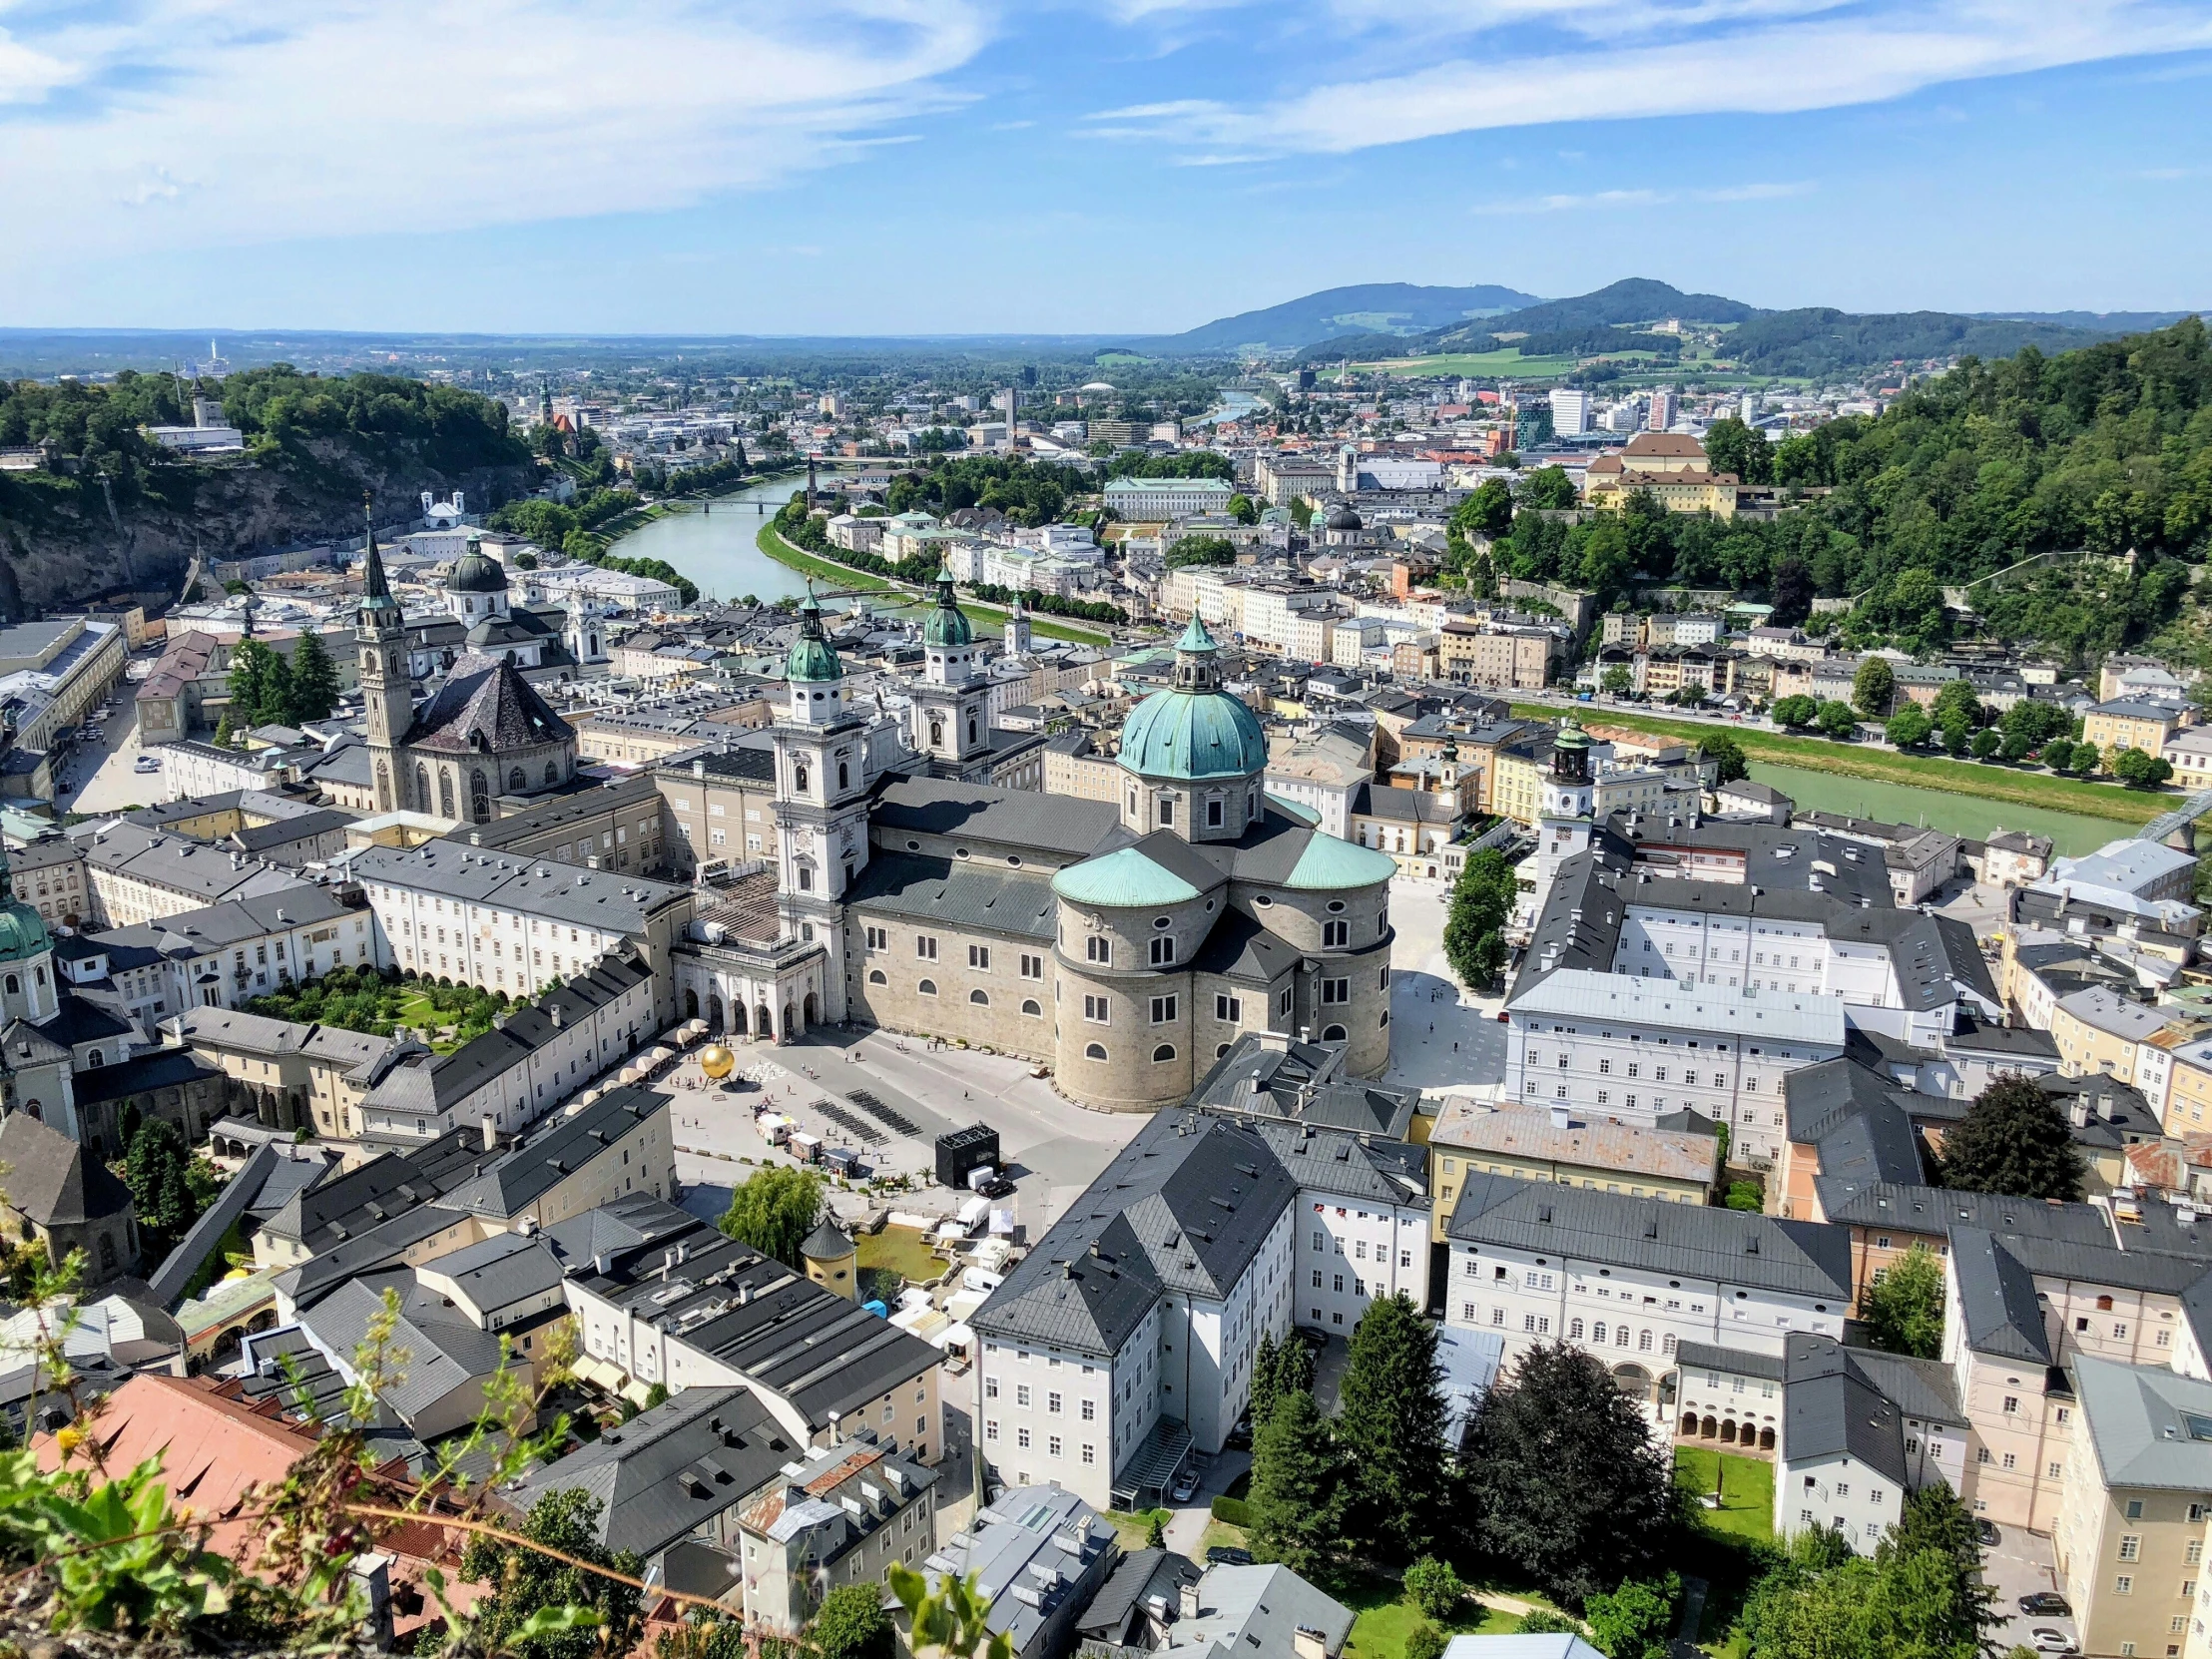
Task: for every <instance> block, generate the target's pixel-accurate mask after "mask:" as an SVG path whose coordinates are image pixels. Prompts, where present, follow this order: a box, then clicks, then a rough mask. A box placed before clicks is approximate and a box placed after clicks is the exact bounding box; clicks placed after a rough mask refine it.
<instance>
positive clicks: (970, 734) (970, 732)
mask: <svg viewBox="0 0 2212 1659" xmlns="http://www.w3.org/2000/svg"><path fill="white" fill-rule="evenodd" d="M967 741H968V742H969V743H973V742H974V741H975V717H974V716H973V715H969V716H968V723H967Z"/></svg>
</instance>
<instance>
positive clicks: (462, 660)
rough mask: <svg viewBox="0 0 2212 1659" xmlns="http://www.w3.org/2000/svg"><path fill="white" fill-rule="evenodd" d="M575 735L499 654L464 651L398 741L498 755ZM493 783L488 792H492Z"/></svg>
mask: <svg viewBox="0 0 2212 1659" xmlns="http://www.w3.org/2000/svg"><path fill="white" fill-rule="evenodd" d="M574 735H575V734H574V733H573V732H572V731H571V730H570V728H569V724H568V722H567V721H565V720H563V719H562V718H561V717H560V716H559V715H557V714H555V713H554V712H553V711H552V710H551V709H550V708H548V707H547V706H546V702H545V699H544V698H542V697H540V696H539V695H538V694H537V693H536V692H535V691H534V690H532V689H531V687H530V683H529V682H528V681H527V680H525V679H523V677H522V675H521V674H520V673H519V672H518V671H517V670H516V668H515V666H514V664H513V663H511V662H509V661H508V660H507V659H506V658H505V657H504V656H499V657H487V656H485V655H483V654H482V653H481V652H477V651H468V652H464V653H462V655H461V656H460V657H458V658H456V659H455V660H454V663H453V666H452V667H451V668H449V669H447V670H446V673H445V684H444V685H442V686H440V687H439V688H438V694H437V696H436V697H434V698H432V699H431V700H430V702H429V703H428V704H427V705H426V706H425V707H424V708H423V710H422V712H421V713H420V714H419V715H417V716H416V717H415V723H414V725H413V726H412V727H411V728H410V729H409V730H408V732H407V735H406V737H405V738H403V739H402V740H401V742H402V743H404V744H405V745H406V746H407V747H408V748H410V749H428V750H433V751H438V752H442V753H447V754H453V755H460V756H467V755H471V754H482V753H486V752H489V753H490V754H492V755H495V756H496V755H499V754H503V753H506V752H508V751H511V750H517V749H528V748H531V747H532V746H534V745H538V744H548V743H558V742H559V741H560V740H562V739H563V738H571V737H573V736H574ZM499 789H500V786H499V785H496V784H495V785H494V791H493V793H495V794H496V793H498V792H499Z"/></svg>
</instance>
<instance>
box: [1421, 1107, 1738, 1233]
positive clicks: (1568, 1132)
mask: <svg viewBox="0 0 2212 1659" xmlns="http://www.w3.org/2000/svg"><path fill="white" fill-rule="evenodd" d="M1719 1169H1720V1139H1719V1137H1718V1136H1716V1135H1715V1134H1714V1133H1713V1132H1712V1131H1711V1130H1709V1129H1708V1130H1692V1129H1659V1128H1647V1127H1645V1126H1643V1125H1640V1124H1633V1123H1621V1122H1619V1121H1618V1120H1616V1119H1612V1118H1598V1119H1590V1118H1577V1117H1570V1116H1568V1115H1567V1114H1566V1113H1564V1112H1552V1111H1545V1110H1541V1109H1536V1110H1531V1109H1529V1108H1527V1107H1522V1106H1491V1105H1487V1104H1484V1103H1482V1102H1479V1101H1471V1100H1466V1099H1463V1098H1457V1097H1455V1098H1452V1099H1450V1100H1448V1101H1447V1102H1446V1103H1445V1105H1444V1108H1443V1110H1442V1111H1441V1112H1439V1113H1437V1114H1436V1119H1435V1122H1434V1124H1433V1125H1432V1126H1431V1127H1430V1129H1429V1131H1428V1185H1429V1190H1430V1191H1431V1192H1432V1193H1434V1195H1435V1206H1434V1211H1433V1217H1434V1222H1433V1225H1434V1232H1433V1234H1432V1235H1431V1237H1432V1238H1435V1239H1442V1238H1443V1237H1444V1233H1445V1229H1446V1226H1447V1225H1448V1224H1449V1222H1450V1220H1451V1209H1452V1205H1453V1203H1454V1201H1455V1199H1456V1195H1457V1194H1458V1192H1459V1191H1460V1189H1461V1188H1463V1187H1464V1186H1465V1185H1466V1180H1467V1177H1468V1176H1470V1175H1511V1176H1516V1177H1518V1178H1519V1179H1521V1180H1523V1181H1550V1182H1555V1183H1557V1184H1558V1185H1560V1186H1566V1187H1587V1188H1590V1189H1592V1190H1594V1191H1597V1192H1608V1193H1626V1194H1628V1195H1629V1196H1631V1197H1633V1198H1664V1199H1668V1200H1670V1201H1672V1202H1674V1203H1677V1204H1705V1203H1708V1202H1710V1201H1711V1198H1712V1193H1713V1182H1714V1179H1715V1177H1716V1175H1717V1174H1718V1172H1719Z"/></svg>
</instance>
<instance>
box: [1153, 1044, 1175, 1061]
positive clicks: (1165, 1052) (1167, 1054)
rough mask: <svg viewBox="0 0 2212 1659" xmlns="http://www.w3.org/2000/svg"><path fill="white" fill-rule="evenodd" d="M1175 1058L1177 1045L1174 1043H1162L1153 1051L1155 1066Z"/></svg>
mask: <svg viewBox="0 0 2212 1659" xmlns="http://www.w3.org/2000/svg"><path fill="white" fill-rule="evenodd" d="M1174 1058H1175V1044H1173V1043H1162V1044H1161V1045H1160V1046H1159V1047H1158V1048H1155V1049H1154V1050H1153V1051H1152V1063H1153V1064H1154V1065H1158V1064H1159V1063H1160V1062H1161V1061H1162V1060H1172V1059H1174Z"/></svg>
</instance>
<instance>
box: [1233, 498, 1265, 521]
mask: <svg viewBox="0 0 2212 1659" xmlns="http://www.w3.org/2000/svg"><path fill="white" fill-rule="evenodd" d="M1229 516H1230V517H1231V518H1233V519H1235V520H1236V521H1237V522H1238V523H1239V524H1257V523H1259V522H1260V508H1259V506H1258V504H1257V503H1255V502H1254V501H1253V499H1252V497H1251V496H1249V495H1246V494H1245V493H1244V492H1243V491H1242V490H1240V491H1238V492H1237V493H1236V494H1235V495H1232V496H1231V497H1230V498H1229Z"/></svg>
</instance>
